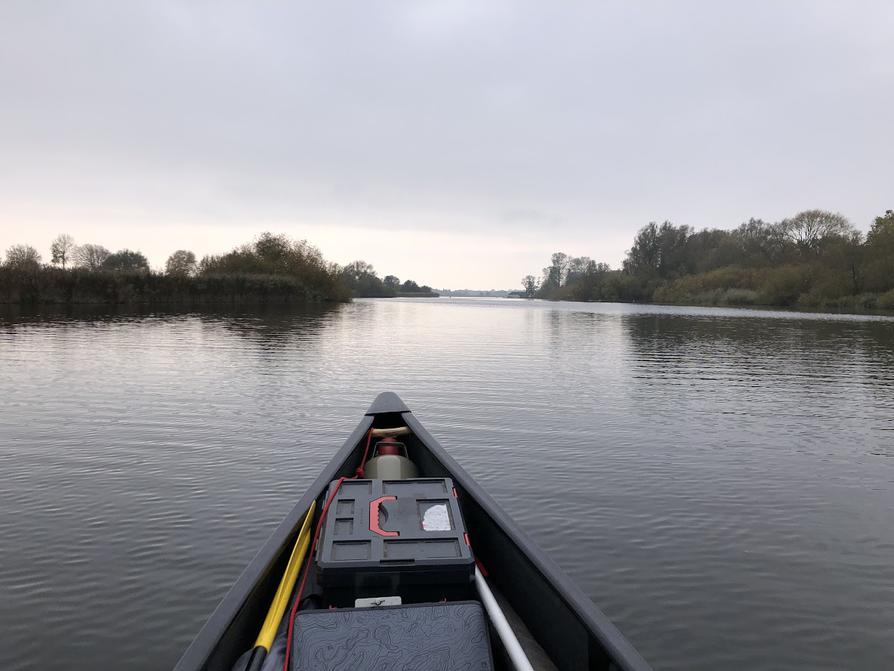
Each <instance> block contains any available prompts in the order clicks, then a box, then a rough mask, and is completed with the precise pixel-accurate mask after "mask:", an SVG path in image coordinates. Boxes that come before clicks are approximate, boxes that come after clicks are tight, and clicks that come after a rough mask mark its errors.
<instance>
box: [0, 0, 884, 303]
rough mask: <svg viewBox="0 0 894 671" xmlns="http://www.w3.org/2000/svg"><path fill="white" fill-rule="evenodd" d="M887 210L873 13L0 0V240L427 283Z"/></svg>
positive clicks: (504, 283) (751, 5)
mask: <svg viewBox="0 0 894 671" xmlns="http://www.w3.org/2000/svg"><path fill="white" fill-rule="evenodd" d="M808 208H823V209H829V210H833V211H839V212H841V213H843V214H844V215H845V216H847V217H848V218H849V219H850V220H851V221H852V222H853V223H854V224H855V225H856V226H857V227H858V228H861V229H863V230H866V229H867V228H868V227H869V225H870V223H871V222H872V219H873V218H874V217H875V216H878V215H880V214H882V213H884V211H885V210H886V209H892V208H894V2H891V1H890V0H878V1H869V0H866V1H861V0H851V1H848V2H844V1H838V2H827V1H824V0H802V1H798V0H788V1H780V0H749V1H748V2H736V3H731V2H714V1H711V0H704V1H702V2H693V1H687V0H676V1H674V2H667V1H658V0H656V1H654V2H647V1H641V2H637V1H634V0H617V1H608V2H580V3H577V2H567V3H557V2H542V1H541V2H502V1H501V0H488V1H486V2H482V1H481V0H470V1H468V2H466V1H458V2H453V1H450V0H439V1H432V2H429V1H427V0H412V1H407V2H384V1H383V2H360V1H358V2H342V1H339V0H332V1H329V0H327V1H326V2H319V1H315V2H296V1H294V0H293V1H290V2H278V1H275V0H269V1H263V2H227V1H225V0H214V1H207V2H203V1H195V2H179V3H178V2H167V1H165V0H149V1H140V0H129V1H128V2H119V1H117V0H109V1H107V2H93V1H91V0H78V1H76V2H66V1H65V0H52V1H49V0H46V1H45V0H4V1H3V2H2V3H0V250H5V249H6V248H7V247H8V246H10V245H12V244H17V243H27V244H31V245H33V246H35V247H37V248H38V250H39V251H41V253H42V254H43V255H44V258H45V259H47V258H48V256H49V245H50V241H51V240H52V238H53V237H55V236H56V235H57V234H59V233H62V232H66V233H69V234H71V235H72V236H74V238H75V239H76V241H78V242H94V243H100V244H103V245H105V246H106V247H108V248H110V249H112V250H115V249H119V248H124V247H127V248H131V249H139V250H141V251H143V252H144V253H145V254H146V255H147V256H148V257H149V260H150V262H151V263H152V265H153V266H155V267H161V266H163V264H164V261H165V259H166V258H167V256H168V254H170V253H171V252H172V251H174V250H176V249H184V248H185V249H191V250H193V251H195V252H196V254H197V255H198V256H202V255H203V254H209V253H221V252H225V251H227V250H229V249H231V248H232V247H234V246H235V245H237V244H240V243H242V242H247V241H250V240H251V239H252V238H254V237H255V236H257V235H258V234H259V233H261V232H262V231H265V230H270V231H273V232H277V233H280V232H281V233H286V234H288V235H290V236H292V237H294V238H298V239H307V240H308V241H310V242H312V243H314V244H315V245H317V246H318V247H319V248H320V249H321V250H322V251H323V253H324V255H325V256H326V258H327V259H329V260H331V261H335V262H338V263H342V264H344V263H348V262H350V261H352V260H355V259H364V260H366V261H368V262H370V263H372V264H373V265H374V266H375V268H376V269H377V270H378V271H379V274H380V275H382V276H383V275H386V274H394V275H397V276H398V277H400V278H401V279H408V278H412V279H415V280H417V281H418V282H419V283H420V284H422V283H425V284H429V285H432V286H435V287H438V288H453V289H458V288H478V289H490V288H512V287H516V286H518V285H519V284H520V282H519V280H520V278H521V277H522V276H523V275H525V274H528V273H534V274H537V273H539V271H540V269H541V268H543V266H545V265H547V263H548V259H549V255H550V254H551V253H552V252H554V251H560V250H561V251H565V252H567V253H570V254H573V255H587V256H590V257H592V258H594V259H596V260H600V261H606V262H608V263H610V264H612V265H613V266H617V265H618V264H620V262H621V260H622V259H623V257H624V253H625V251H626V249H628V248H629V246H630V243H631V241H632V239H633V236H634V235H635V233H636V231H637V230H638V229H639V228H640V227H642V226H644V225H645V224H647V223H648V222H649V221H664V220H671V221H673V222H675V223H677V224H688V225H690V226H694V227H696V228H702V227H720V228H732V227H735V226H737V225H738V224H739V223H741V222H742V221H746V220H747V219H748V218H750V217H761V218H763V219H765V220H767V221H776V220H780V219H782V218H784V217H787V216H791V215H793V214H795V213H796V212H798V211H800V210H804V209H808Z"/></svg>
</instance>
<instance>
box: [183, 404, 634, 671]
mask: <svg viewBox="0 0 894 671" xmlns="http://www.w3.org/2000/svg"><path fill="white" fill-rule="evenodd" d="M395 426H407V427H409V428H410V429H411V431H412V433H413V435H412V436H411V437H410V438H409V439H408V440H407V449H408V452H409V453H410V457H411V458H412V459H413V461H414V462H415V463H416V465H417V466H418V467H419V470H420V472H421V473H424V474H425V476H426V477H449V478H452V479H453V481H454V483H455V484H456V486H457V490H458V492H459V496H460V503H461V505H462V509H463V517H464V519H465V522H466V526H467V528H468V530H469V536H470V537H471V538H472V545H473V550H474V552H475V554H476V556H477V557H478V558H480V560H481V562H482V564H483V565H484V566H485V568H486V569H487V570H488V573H489V575H488V580H489V582H490V583H491V584H492V585H494V586H496V587H497V588H498V589H499V590H500V591H501V592H502V594H503V596H504V598H505V599H506V600H507V601H508V602H509V604H510V605H511V606H512V608H513V609H514V610H515V611H516V613H517V614H518V615H519V616H520V617H521V619H522V620H523V621H524V623H525V625H526V626H527V627H528V629H529V630H530V632H531V633H532V634H533V635H534V637H535V638H536V639H537V641H538V643H539V644H540V645H541V646H542V647H543V649H544V650H545V652H546V653H547V654H548V655H549V656H550V658H551V659H552V661H553V663H554V664H555V665H556V667H558V668H559V669H592V670H597V669H598V670H601V669H604V670H606V671H608V670H609V669H621V670H625V671H649V669H650V667H649V665H648V664H647V663H646V662H645V660H643V658H642V657H641V656H640V655H639V653H638V652H637V651H636V649H635V648H634V647H633V646H632V645H631V644H630V643H629V642H628V641H627V639H626V638H625V637H624V635H623V634H621V632H620V631H618V629H617V628H616V627H615V626H614V625H613V624H612V623H611V622H610V621H609V619H608V618H607V617H606V616H605V615H604V614H603V613H602V612H601V611H600V610H599V609H598V608H596V606H595V605H594V604H593V602H592V601H591V600H590V599H589V598H588V597H587V596H586V595H585V594H583V592H581V591H580V589H579V588H578V587H577V586H576V585H575V584H574V583H573V582H571V580H570V579H568V578H567V577H566V576H565V575H564V574H563V573H562V571H561V570H560V569H559V568H558V566H556V564H555V563H554V562H553V561H552V560H551V559H550V558H549V557H547V556H546V555H545V554H544V553H543V552H542V551H541V550H540V549H539V548H538V547H537V546H536V545H535V544H534V543H533V542H532V541H531V540H530V539H529V538H528V537H527V536H526V535H525V533H524V532H523V531H522V530H521V529H520V528H518V526H517V525H516V524H515V523H514V522H513V521H512V519H511V518H509V516H507V515H506V514H505V513H504V512H503V511H502V510H501V509H500V508H499V506H498V505H497V504H496V503H495V502H494V501H493V499H491V497H490V496H489V495H488V494H487V493H486V492H485V491H484V490H483V489H482V488H481V487H480V486H479V485H478V484H477V483H476V482H475V481H474V480H473V479H472V478H471V476H469V475H468V473H466V472H465V470H463V469H462V467H461V466H460V465H459V464H457V463H456V461H455V460H454V459H453V458H452V457H451V456H450V455H449V454H448V453H447V451H446V450H445V449H444V448H443V447H442V446H441V445H440V443H438V441H437V440H435V438H434V437H433V436H431V434H429V433H428V431H427V430H426V429H425V428H424V427H423V426H422V425H421V424H420V423H419V421H418V420H417V419H416V417H415V416H414V415H413V414H412V412H410V410H409V408H407V407H406V405H405V404H404V403H403V401H401V399H400V398H399V397H398V396H397V395H395V394H392V393H389V392H386V393H383V394H380V395H379V396H378V397H377V398H376V400H375V401H374V402H373V404H372V406H371V407H370V409H369V411H368V412H367V414H366V415H365V416H364V418H363V420H362V421H361V422H360V424H359V425H358V426H357V428H356V429H354V431H353V432H352V433H351V435H350V436H349V437H348V439H347V440H346V441H345V443H344V445H343V446H342V447H341V449H340V450H339V451H338V452H337V453H336V455H335V456H334V457H333V459H332V461H330V462H329V464H328V465H327V466H326V467H325V468H324V469H323V471H322V473H320V476H319V477H318V478H317V479H316V480H315V481H314V483H313V484H312V485H311V487H310V488H309V489H308V491H307V493H305V495H304V496H303V497H302V498H301V499H300V500H299V501H298V503H297V505H296V506H295V507H294V508H293V509H292V511H291V512H290V513H289V514H288V515H287V516H286V518H285V519H284V520H283V521H282V523H281V524H280V525H279V526H278V527H277V528H276V529H275V530H274V532H273V533H272V534H271V536H270V538H269V539H268V541H267V542H266V543H265V544H264V546H263V547H262V548H261V550H260V551H259V552H258V554H257V555H256V556H255V558H254V559H253V560H252V561H251V563H250V564H249V565H248V566H247V567H246V569H245V570H244V571H243V573H242V575H241V576H240V577H239V578H238V580H237V581H236V583H235V584H234V585H233V587H232V588H231V589H230V591H229V592H228V593H227V595H226V596H225V597H224V598H223V600H222V601H221V602H220V604H219V605H218V607H217V608H216V609H215V611H214V613H213V614H212V615H211V617H210V618H209V620H208V622H207V623H206V624H205V626H204V627H203V628H202V630H201V632H199V635H198V636H197V637H196V639H195V640H194V641H193V642H192V644H191V645H190V646H189V648H188V649H187V650H186V652H185V653H184V654H183V656H182V657H181V659H180V661H179V662H178V664H177V666H176V667H175V668H176V670H177V671H198V670H200V669H201V670H206V669H207V670H209V671H229V670H230V668H231V667H232V664H233V662H234V660H235V659H236V658H237V657H238V656H239V655H240V654H242V653H243V652H244V651H245V650H248V649H250V648H251V647H252V645H253V643H254V637H255V636H256V635H257V627H258V623H260V622H261V621H262V620H263V619H264V615H265V612H266V609H267V607H268V606H269V603H270V600H271V599H272V598H273V594H274V592H275V590H276V585H277V583H278V580H279V576H280V575H281V574H282V572H283V570H284V569H285V565H286V562H287V561H288V555H289V552H290V549H291V547H292V545H293V543H294V541H295V538H296V536H297V533H298V528H299V525H300V522H301V520H302V518H303V517H304V514H305V513H306V512H307V510H308V508H309V507H310V505H311V503H312V502H313V501H314V500H316V499H317V498H319V497H320V496H321V495H322V493H323V492H324V491H325V489H326V487H327V486H328V484H329V483H330V482H331V481H332V480H334V479H336V478H338V477H340V476H350V475H352V474H353V473H354V471H355V470H356V468H357V466H358V465H359V463H360V459H361V458H362V452H363V447H364V440H363V439H364V437H365V435H366V432H367V431H368V430H369V429H370V428H371V427H375V428H388V427H395ZM517 585H524V586H525V589H524V590H518V589H515V588H514V587H515V586H517Z"/></svg>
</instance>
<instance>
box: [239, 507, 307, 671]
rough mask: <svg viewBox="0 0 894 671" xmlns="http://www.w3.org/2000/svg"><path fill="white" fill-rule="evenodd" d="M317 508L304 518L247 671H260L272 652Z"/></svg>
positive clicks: (305, 552) (304, 552)
mask: <svg viewBox="0 0 894 671" xmlns="http://www.w3.org/2000/svg"><path fill="white" fill-rule="evenodd" d="M316 506H317V502H316V501H314V502H312V503H311V504H310V508H309V509H308V511H307V514H306V515H305V516H304V522H302V523H301V531H299V532H298V540H296V541H295V547H294V548H292V556H291V557H289V563H288V564H286V572H285V573H283V576H282V580H281V581H280V582H279V587H277V588H276V594H274V595H273V602H272V603H271V604H270V610H268V611H267V617H266V618H264V624H263V625H261V631H260V633H258V638H257V640H256V641H255V647H254V649H253V650H252V654H251V657H250V658H249V661H248V664H247V667H246V671H259V670H260V668H261V665H262V664H263V663H264V659H265V658H266V657H267V653H268V652H270V646H271V645H273V639H274V638H276V631H277V630H278V629H279V623H280V622H281V621H282V616H283V613H285V612H286V606H288V605H289V597H290V596H291V594H292V590H293V589H295V582H296V581H297V580H298V574H299V573H301V565H302V564H303V563H304V555H306V554H307V548H308V546H309V545H310V525H311V521H313V517H314V510H315V509H316Z"/></svg>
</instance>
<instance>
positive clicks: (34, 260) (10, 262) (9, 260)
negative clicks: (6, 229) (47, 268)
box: [6, 245, 40, 270]
mask: <svg viewBox="0 0 894 671" xmlns="http://www.w3.org/2000/svg"><path fill="white" fill-rule="evenodd" d="M6 267H7V268H15V269H16V270H36V269H38V268H40V254H39V253H38V252H37V250H36V249H34V247H32V246H31V245H13V246H12V247H10V248H9V249H7V250H6Z"/></svg>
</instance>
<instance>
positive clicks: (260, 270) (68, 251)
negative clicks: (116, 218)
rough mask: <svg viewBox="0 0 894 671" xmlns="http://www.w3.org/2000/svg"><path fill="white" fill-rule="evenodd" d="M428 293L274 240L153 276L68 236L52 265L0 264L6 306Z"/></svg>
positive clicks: (136, 262)
mask: <svg viewBox="0 0 894 671" xmlns="http://www.w3.org/2000/svg"><path fill="white" fill-rule="evenodd" d="M430 292H431V288H430V287H427V286H422V287H420V286H419V285H417V284H416V283H415V282H413V281H412V280H407V281H406V282H403V283H401V282H400V281H399V280H398V278H397V277H395V276H393V275H388V276H386V277H385V278H384V280H382V279H379V277H378V275H377V274H376V272H375V270H374V269H373V267H372V266H371V265H370V264H368V263H366V262H364V261H355V262H353V263H350V264H348V265H347V266H339V265H338V264H335V263H330V262H327V261H326V260H325V259H324V258H323V255H322V253H321V252H320V250H319V249H317V248H316V247H314V246H313V245H311V244H310V243H308V242H307V241H306V240H292V239H291V238H289V237H288V236H285V235H275V234H273V233H263V234H262V235H260V236H259V237H258V238H257V239H256V240H254V241H253V242H252V243H249V244H244V245H240V246H238V247H236V248H235V249H233V250H232V251H230V252H228V253H226V254H220V255H207V256H204V257H203V258H202V259H201V260H197V258H196V255H195V253H193V252H192V251H189V250H185V249H179V250H177V251H175V252H173V253H172V254H171V255H170V256H169V257H168V259H167V261H166V262H165V266H164V270H163V271H159V272H155V271H153V270H152V269H151V268H150V267H149V262H148V260H147V258H146V256H145V255H144V254H142V253H141V252H139V251H134V250H130V249H121V250H118V251H116V252H111V251H110V250H108V249H107V248H106V247H104V246H102V245H99V244H93V243H86V244H81V245H78V244H76V243H75V240H74V238H72V236H70V235H67V234H62V235H59V236H58V237H57V238H56V239H54V240H53V242H52V244H51V245H50V264H44V263H43V258H42V257H41V254H40V253H39V252H38V251H37V249H35V248H34V247H32V246H30V245H13V246H12V247H10V248H9V249H8V250H7V251H6V255H5V259H4V262H3V263H2V264H0V302H5V303H130V302H174V303H199V302H278V303H287V302H293V301H348V300H350V299H351V298H352V297H354V296H383V297H389V296H398V295H418V294H426V293H430Z"/></svg>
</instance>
